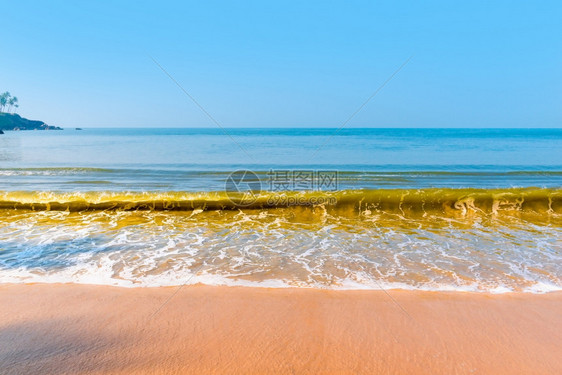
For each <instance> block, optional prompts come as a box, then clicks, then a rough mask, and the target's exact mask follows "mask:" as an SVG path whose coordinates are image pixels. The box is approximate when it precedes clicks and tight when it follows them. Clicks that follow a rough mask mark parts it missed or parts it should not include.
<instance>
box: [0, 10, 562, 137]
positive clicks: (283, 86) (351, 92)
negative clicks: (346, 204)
mask: <svg viewBox="0 0 562 375" xmlns="http://www.w3.org/2000/svg"><path fill="white" fill-rule="evenodd" d="M0 9H1V13H2V16H1V25H2V35H3V36H2V39H1V43H0V46H1V47H0V91H5V90H9V91H10V92H11V93H12V94H13V95H16V96H18V97H19V99H20V104H21V107H20V111H19V112H20V114H21V115H23V116H25V117H28V118H31V119H39V120H42V121H45V122H47V123H49V124H52V125H58V126H63V127H74V126H82V127H213V126H215V125H214V124H213V123H212V121H211V120H209V118H207V117H206V116H205V114H203V113H202V112H201V110H200V109H199V108H198V107H197V106H196V105H195V104H194V103H193V102H191V101H190V100H189V99H188V98H187V97H186V96H185V95H184V94H183V93H182V92H181V91H180V89H179V88H178V87H177V86H175V85H174V83H173V82H172V81H171V80H170V79H169V78H168V77H167V76H166V75H165V74H164V73H163V72H162V71H161V70H159V68H158V67H157V66H156V65H155V64H154V62H153V61H152V60H151V59H150V57H149V56H152V57H154V58H155V59H156V60H157V61H158V62H159V63H160V64H161V65H162V66H163V67H164V68H165V69H166V70H167V71H168V72H169V73H170V74H171V75H172V76H173V77H174V78H175V79H176V80H177V81H178V82H179V83H180V84H181V85H182V86H183V87H184V88H185V89H186V90H187V91H188V92H189V93H190V94H191V95H193V96H194V97H195V98H196V99H197V101H198V102H199V103H200V104H201V105H202V106H203V107H204V108H205V109H206V110H207V111H208V112H209V113H211V114H212V116H213V117H215V118H216V119H217V121H218V122H219V123H220V124H221V125H223V126H225V127H243V126H248V127H317V126H320V127H338V126H340V125H341V124H342V123H343V122H344V121H345V120H346V119H347V118H348V117H349V116H350V115H351V114H352V113H353V112H354V111H355V110H357V108H358V107H359V106H360V105H361V104H362V103H363V102H364V101H365V100H366V99H367V98H368V97H369V96H370V95H371V94H372V93H373V92H374V91H375V90H376V89H377V88H378V87H379V86H380V85H381V84H382V83H383V82H384V81H385V80H386V79H387V78H388V77H389V76H390V75H392V73H393V72H395V71H396V69H398V67H399V66H400V65H401V64H402V63H403V62H404V61H405V60H406V59H407V58H408V57H410V56H413V57H412V59H411V60H410V61H409V63H408V64H407V65H406V66H405V67H404V68H403V69H402V70H401V71H400V72H399V73H398V74H396V76H395V77H394V78H393V79H392V80H391V81H390V82H389V83H388V84H387V85H386V86H385V87H384V88H383V89H382V90H381V91H380V92H379V93H378V94H377V96H375V97H374V98H373V100H372V101H371V102H370V103H368V104H367V105H366V106H365V107H364V108H363V109H362V111H361V112H360V113H358V114H357V116H355V117H354V118H353V120H352V121H350V123H349V125H348V126H350V127H360V126H367V127H561V126H562V21H561V20H562V2H560V1H493V2H491V1H482V2H478V1H470V2H452V1H440V2H435V1H411V2H403V1H388V2H377V1H341V2H331V1H318V2H316V1H295V2H291V1H274V2H273V1H263V0H262V1H255V2H251V1H228V2H227V1H224V2H221V1H198V2H186V1H177V2H173V1H172V2H167V1H146V2H143V1H135V2H133V1H131V2H124V1H111V2H109V1H108V2H103V1H88V2H77V1H25V0H18V1H2V2H0Z"/></svg>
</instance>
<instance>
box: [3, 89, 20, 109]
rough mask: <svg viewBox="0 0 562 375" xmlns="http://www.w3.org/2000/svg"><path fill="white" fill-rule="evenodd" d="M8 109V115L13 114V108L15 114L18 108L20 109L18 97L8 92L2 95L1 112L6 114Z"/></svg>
mask: <svg viewBox="0 0 562 375" xmlns="http://www.w3.org/2000/svg"><path fill="white" fill-rule="evenodd" d="M6 107H8V108H7V112H8V113H10V112H11V110H12V108H13V109H14V112H15V110H16V109H17V108H19V104H18V98H17V97H16V96H12V95H11V94H10V93H9V92H8V91H6V92H5V93H3V94H0V112H4V109H6Z"/></svg>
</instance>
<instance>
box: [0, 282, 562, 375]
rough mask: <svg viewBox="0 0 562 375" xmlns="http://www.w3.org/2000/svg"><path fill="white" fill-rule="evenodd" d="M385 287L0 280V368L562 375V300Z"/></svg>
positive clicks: (53, 371)
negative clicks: (129, 284)
mask: <svg viewBox="0 0 562 375" xmlns="http://www.w3.org/2000/svg"><path fill="white" fill-rule="evenodd" d="M387 292H388V293H387ZM387 292H385V291H375V290H355V291H335V290H318V289H302V288H288V289H269V288H248V287H221V286H219V287H217V286H203V285H196V286H185V287H182V288H181V289H180V288H179V287H158V288H119V287H110V286H95V285H78V284H1V285H0V306H2V309H1V310H0V373H2V374H21V373H36V374H109V373H111V374H179V373H181V374H202V373H205V374H264V373H274V374H318V373H329V374H358V373H365V374H372V373H377V374H473V373H477V374H556V373H561V372H562V360H561V359H560V358H562V334H561V333H560V332H562V292H552V293H547V294H530V293H505V294H499V295H494V294H488V293H470V292H422V291H405V290H391V291H387Z"/></svg>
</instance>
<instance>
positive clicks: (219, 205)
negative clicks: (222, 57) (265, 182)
mask: <svg viewBox="0 0 562 375" xmlns="http://www.w3.org/2000/svg"><path fill="white" fill-rule="evenodd" d="M291 206H296V207H303V206H315V207H317V206H323V207H325V208H327V209H332V210H344V211H346V210H347V211H349V210H351V211H359V212H363V211H382V212H397V213H403V214H406V213H420V212H440V213H442V214H452V215H457V214H467V213H471V212H476V213H492V214H493V213H499V212H505V211H510V212H512V211H525V212H526V211H530V212H538V213H556V214H558V213H562V189H541V188H512V189H452V188H443V189H441V188H432V189H419V190H414V189H412V190H407V189H406V190H401V189H377V190H341V191H334V192H318V191H315V192H288V191H285V192H260V193H255V194H250V193H231V192H228V193H227V192H199V193H193V192H103V191H97V192H72V193H60V192H59V193H56V192H24V191H4V192H0V209H16V210H19V209H21V210H32V211H71V212H77V211H101V210H123V211H134V210H154V211H190V210H238V209H242V210H245V209H269V208H282V207H291Z"/></svg>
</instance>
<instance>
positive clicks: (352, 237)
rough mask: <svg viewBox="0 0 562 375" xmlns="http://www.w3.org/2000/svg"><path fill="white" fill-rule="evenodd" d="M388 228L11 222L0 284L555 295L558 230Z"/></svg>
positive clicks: (78, 218)
mask: <svg viewBox="0 0 562 375" xmlns="http://www.w3.org/2000/svg"><path fill="white" fill-rule="evenodd" d="M400 220H402V221H400V222H397V223H395V224H396V225H394V224H393V225H386V226H381V225H380V223H379V222H373V221H369V220H363V221H360V220H351V221H346V220H344V219H342V218H334V217H330V216H326V217H325V218H323V219H322V220H321V221H320V222H314V223H309V222H291V221H290V220H288V219H287V218H283V217H275V216H274V215H270V214H268V213H267V212H261V213H257V214H248V213H243V212H239V213H236V212H227V213H225V212H219V213H209V212H199V213H197V214H195V215H192V214H191V213H178V214H171V213H154V212H144V213H143V212H98V213H67V212H41V213H22V214H19V215H13V216H10V217H9V218H7V217H5V218H2V219H0V224H2V225H1V226H0V283H80V284H100V285H114V286H120V287H156V286H175V285H192V284H207V285H228V286H250V287H268V288H291V287H299V288H322V289H372V290H378V289H384V290H389V289H409V290H429V291H431V290H433V291H471V292H489V293H507V292H513V291H517V292H529V293H545V292H551V291H560V290H562V242H561V241H560V240H559V239H560V238H562V236H561V234H562V230H561V228H560V227H558V226H553V225H551V224H547V225H535V224H533V225H531V224H530V223H526V222H522V221H521V222H512V221H510V222H509V223H495V224H493V226H492V224H483V223H480V222H476V223H461V224H458V225H457V224H447V225H443V223H439V224H436V226H435V227H431V226H429V227H423V226H422V227H420V226H419V225H418V224H417V223H416V222H404V221H403V219H400ZM386 224H388V222H387V223H386ZM398 224H400V225H398ZM426 224H427V223H426Z"/></svg>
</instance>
